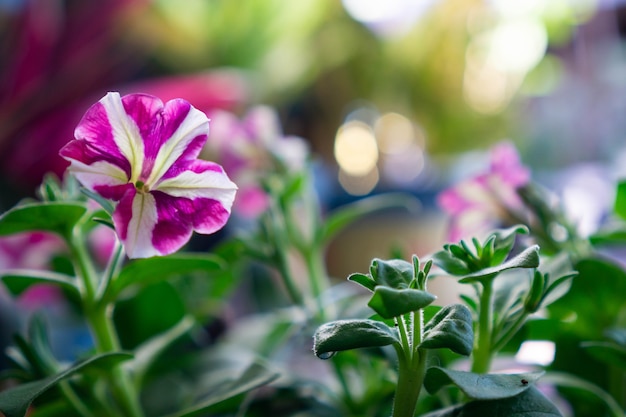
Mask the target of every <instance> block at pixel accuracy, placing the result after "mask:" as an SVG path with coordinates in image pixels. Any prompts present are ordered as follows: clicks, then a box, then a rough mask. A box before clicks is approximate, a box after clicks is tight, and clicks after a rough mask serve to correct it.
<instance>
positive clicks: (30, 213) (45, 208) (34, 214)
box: [0, 202, 87, 240]
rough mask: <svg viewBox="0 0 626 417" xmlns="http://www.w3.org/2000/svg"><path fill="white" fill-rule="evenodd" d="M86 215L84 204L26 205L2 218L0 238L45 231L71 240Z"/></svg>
mask: <svg viewBox="0 0 626 417" xmlns="http://www.w3.org/2000/svg"><path fill="white" fill-rule="evenodd" d="M86 213H87V207H86V205H85V204H84V203H75V202H37V203H25V204H22V205H18V206H16V207H14V208H12V209H11V210H9V211H7V212H5V213H4V214H3V215H2V216H0V236H8V235H12V234H15V233H21V232H32V231H45V232H52V233H55V234H57V235H59V236H61V237H63V238H64V239H66V240H69V239H70V238H71V234H72V229H73V228H74V226H75V225H76V223H78V221H79V220H80V219H81V218H82V217H83V216H84V215H85V214H86Z"/></svg>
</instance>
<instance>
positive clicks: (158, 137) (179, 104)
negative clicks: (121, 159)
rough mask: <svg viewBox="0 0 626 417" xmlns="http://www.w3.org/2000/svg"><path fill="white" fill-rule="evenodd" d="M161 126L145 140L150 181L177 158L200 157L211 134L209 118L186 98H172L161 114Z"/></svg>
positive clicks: (148, 181)
mask: <svg viewBox="0 0 626 417" xmlns="http://www.w3.org/2000/svg"><path fill="white" fill-rule="evenodd" d="M160 116H161V125H160V126H158V128H155V129H154V131H153V132H152V134H151V135H150V136H148V137H146V138H145V139H144V140H145V141H146V143H150V144H151V145H150V147H147V148H146V155H145V158H146V161H145V163H146V169H144V173H143V175H146V174H147V172H148V170H147V168H148V166H149V167H150V175H149V177H148V178H146V181H145V182H146V183H148V184H154V183H156V182H157V181H158V180H159V179H160V178H161V177H163V176H164V175H165V174H166V173H167V172H168V170H170V168H171V167H172V166H173V165H174V164H175V163H176V162H177V161H179V160H180V161H191V160H194V159H195V158H197V156H198V155H199V154H200V151H201V150H202V147H203V146H204V144H205V142H206V140H207V138H208V135H209V119H208V118H207V117H206V115H205V114H204V113H202V112H201V111H200V110H198V109H196V108H194V107H193V106H191V104H189V103H188V102H187V101H185V100H181V99H177V100H171V101H168V102H167V103H166V105H165V107H164V108H163V110H162V111H161V113H160Z"/></svg>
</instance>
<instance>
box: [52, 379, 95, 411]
mask: <svg viewBox="0 0 626 417" xmlns="http://www.w3.org/2000/svg"><path fill="white" fill-rule="evenodd" d="M59 388H60V389H61V392H62V393H63V395H64V396H65V398H66V399H67V400H68V401H69V403H70V404H72V406H73V407H74V409H75V410H76V411H77V412H78V414H80V415H81V416H83V417H95V414H94V413H92V412H91V410H90V409H89V407H88V406H87V405H86V404H85V403H84V402H83V400H82V399H81V398H80V397H79V396H78V395H77V394H76V392H75V391H74V389H72V387H71V386H70V384H69V382H68V381H59Z"/></svg>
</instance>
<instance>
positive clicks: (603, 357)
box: [581, 342, 626, 370]
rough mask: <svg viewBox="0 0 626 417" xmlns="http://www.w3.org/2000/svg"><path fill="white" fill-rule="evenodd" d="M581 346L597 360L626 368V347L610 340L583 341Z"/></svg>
mask: <svg viewBox="0 0 626 417" xmlns="http://www.w3.org/2000/svg"><path fill="white" fill-rule="evenodd" d="M581 346H582V347H583V348H585V349H586V350H587V352H589V354H590V355H591V356H593V357H594V358H596V359H598V360H599V361H601V362H604V363H607V364H609V365H613V366H615V367H618V368H620V369H623V370H626V347H624V346H619V345H617V344H615V343H612V342H584V343H582V344H581Z"/></svg>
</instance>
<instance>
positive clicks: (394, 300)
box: [367, 286, 437, 319]
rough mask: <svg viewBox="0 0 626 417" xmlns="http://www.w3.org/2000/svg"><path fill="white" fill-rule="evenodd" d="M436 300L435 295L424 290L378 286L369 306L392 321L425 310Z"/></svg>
mask: <svg viewBox="0 0 626 417" xmlns="http://www.w3.org/2000/svg"><path fill="white" fill-rule="evenodd" d="M436 299H437V297H436V296H434V295H433V294H431V293H429V292H426V291H422V290H415V289H411V288H407V289H401V290H397V289H395V288H389V287H383V286H377V287H376V289H375V291H374V295H373V296H372V298H371V299H370V301H369V303H367V305H368V306H369V307H370V308H371V309H373V310H374V311H375V312H377V313H378V314H380V316H381V317H383V318H385V319H392V318H394V317H399V316H402V315H404V314H407V313H410V312H412V311H417V310H419V309H421V308H424V307H426V306H427V305H430V304H431V303H432V302H433V301H435V300H436Z"/></svg>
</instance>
